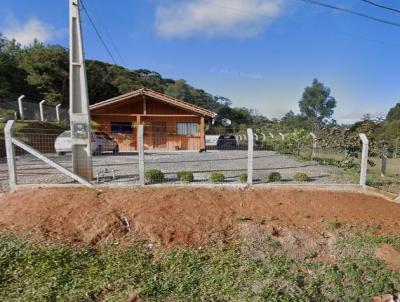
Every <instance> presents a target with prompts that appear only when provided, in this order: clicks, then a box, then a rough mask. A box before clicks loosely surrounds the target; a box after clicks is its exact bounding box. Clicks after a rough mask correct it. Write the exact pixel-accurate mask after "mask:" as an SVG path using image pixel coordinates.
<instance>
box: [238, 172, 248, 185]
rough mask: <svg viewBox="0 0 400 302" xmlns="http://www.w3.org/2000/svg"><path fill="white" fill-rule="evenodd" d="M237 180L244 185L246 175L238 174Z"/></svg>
mask: <svg viewBox="0 0 400 302" xmlns="http://www.w3.org/2000/svg"><path fill="white" fill-rule="evenodd" d="M239 180H240V182H241V183H246V182H247V173H242V174H240V176H239Z"/></svg>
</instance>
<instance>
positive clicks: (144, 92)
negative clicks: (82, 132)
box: [89, 88, 217, 118]
mask: <svg viewBox="0 0 400 302" xmlns="http://www.w3.org/2000/svg"><path fill="white" fill-rule="evenodd" d="M138 95H145V96H148V97H151V98H154V99H157V100H159V101H162V102H165V103H167V104H170V105H173V106H176V107H179V108H182V109H185V110H187V111H191V112H196V113H198V114H201V115H205V116H209V117H211V118H214V117H215V116H216V115H217V114H216V113H215V112H212V111H210V110H207V109H204V108H202V107H200V106H196V105H193V104H190V103H187V102H184V101H182V100H178V99H175V98H172V97H170V96H167V95H165V94H162V93H159V92H156V91H153V90H151V89H147V88H142V89H139V90H136V91H133V92H129V93H126V94H123V95H120V96H117V97H115V98H112V99H109V100H105V101H102V102H99V103H97V104H94V105H91V106H89V109H90V110H91V111H93V110H96V109H103V108H105V107H107V106H111V105H116V104H118V103H122V102H124V101H129V99H131V98H132V97H135V96H138Z"/></svg>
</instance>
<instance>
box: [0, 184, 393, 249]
mask: <svg viewBox="0 0 400 302" xmlns="http://www.w3.org/2000/svg"><path fill="white" fill-rule="evenodd" d="M399 213H400V204H396V203H392V202H389V201H387V200H385V199H383V198H380V197H377V196H371V195H366V194H361V193H356V192H350V193H349V192H338V191H327V190H320V189H318V190H315V189H307V188H305V189H295V188H253V189H234V188H213V189H211V188H187V187H186V188H177V187H168V188H137V189H109V190H104V191H102V192H98V191H95V190H88V189H76V188H62V189H36V190H26V191H19V192H16V193H9V194H6V195H4V196H3V198H2V199H1V201H0V226H1V227H2V228H3V230H4V231H8V232H21V231H22V232H31V233H32V234H33V235H35V236H40V237H42V238H47V239H62V240H67V241H72V242H77V243H84V244H90V245H96V244H97V243H101V242H105V241H110V240H111V241H124V242H128V241H132V240H146V241H150V242H153V243H160V244H163V245H167V246H168V245H171V244H174V243H178V244H183V245H196V246H198V245H203V244H206V243H207V242H208V241H210V240H217V241H219V242H226V241H230V240H231V239H233V238H235V236H240V235H242V236H248V235H250V236H257V232H259V231H260V230H262V231H264V230H267V231H268V234H269V235H271V236H275V237H276V238H277V240H278V241H279V237H281V236H289V237H290V236H291V238H292V237H293V238H292V239H293V240H294V241H296V240H297V239H298V238H300V237H301V236H302V235H301V234H300V233H299V232H298V231H296V230H306V231H307V232H309V233H314V234H319V235H320V236H324V235H323V234H329V233H332V230H331V229H330V223H329V222H330V221H333V220H336V221H337V222H339V223H340V224H342V225H348V224H351V225H354V226H366V225H374V226H375V227H376V229H377V232H381V233H385V234H388V233H389V234H397V235H399V234H400V227H399V222H400V220H399V219H398V218H399ZM254 226H257V229H254ZM296 232H297V233H296ZM321 234H322V235H321ZM315 244H317V243H315Z"/></svg>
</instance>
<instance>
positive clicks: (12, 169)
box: [4, 120, 17, 192]
mask: <svg viewBox="0 0 400 302" xmlns="http://www.w3.org/2000/svg"><path fill="white" fill-rule="evenodd" d="M13 126H14V121H13V120H9V121H8V122H7V124H6V126H5V127H4V140H5V144H6V154H7V165H8V180H9V184H10V191H11V192H15V190H16V187H17V170H16V166H15V148H14V145H13V143H12V128H13Z"/></svg>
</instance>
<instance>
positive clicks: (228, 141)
mask: <svg viewBox="0 0 400 302" xmlns="http://www.w3.org/2000/svg"><path fill="white" fill-rule="evenodd" d="M236 147H237V143H236V138H235V136H234V135H220V136H219V138H218V141H217V148H218V149H235V148H236Z"/></svg>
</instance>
